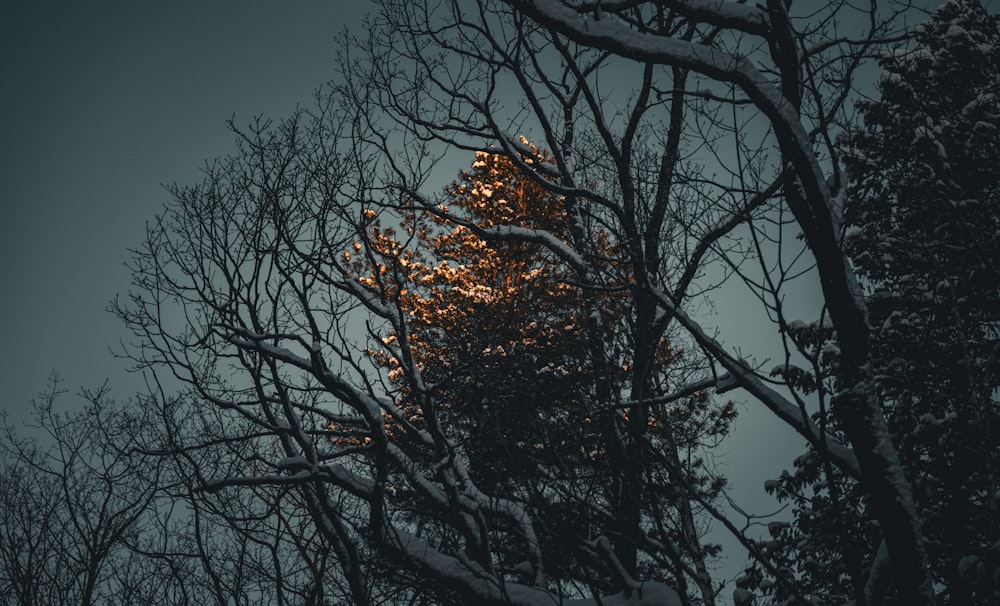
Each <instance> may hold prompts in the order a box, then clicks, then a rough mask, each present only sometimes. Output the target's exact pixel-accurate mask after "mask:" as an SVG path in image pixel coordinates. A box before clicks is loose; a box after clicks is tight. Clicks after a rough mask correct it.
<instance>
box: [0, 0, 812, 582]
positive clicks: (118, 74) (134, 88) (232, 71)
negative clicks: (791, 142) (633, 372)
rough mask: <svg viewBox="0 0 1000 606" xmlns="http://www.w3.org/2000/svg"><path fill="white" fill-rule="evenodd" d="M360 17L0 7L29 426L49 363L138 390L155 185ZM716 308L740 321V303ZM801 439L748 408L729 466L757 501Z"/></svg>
mask: <svg viewBox="0 0 1000 606" xmlns="http://www.w3.org/2000/svg"><path fill="white" fill-rule="evenodd" d="M367 9H368V4H367V3H365V2H363V1H361V0H358V1H354V2H341V1H334V0H325V1H324V0H295V1H286V2H277V1H271V2H266V1H263V0H249V1H248V0H242V1H239V2H237V1H235V0H211V1H209V2H195V1H193V0H187V1H181V2H170V3H167V2H158V3H153V2H142V3H139V2H124V1H119V2H105V1H92V2H69V1H66V0H63V1H61V2H13V1H12V2H5V3H3V4H2V7H0V78H2V80H0V82H2V85H0V91H2V92H0V115H2V116H3V133H2V135H0V205H2V210H3V215H2V218H0V280H2V281H0V284H2V286H0V291H2V296H0V335H2V337H3V340H4V343H3V346H2V347H0V384H2V385H3V386H4V387H5V389H4V391H3V396H2V397H0V410H3V409H6V410H7V411H8V412H9V413H10V414H11V416H12V418H13V419H14V420H15V421H16V420H20V419H23V418H24V412H25V411H26V410H27V407H28V402H29V400H30V399H31V398H32V397H34V396H35V395H36V394H37V393H38V392H39V391H40V390H42V389H43V388H44V387H45V383H46V376H47V375H48V374H49V373H50V371H51V370H53V369H54V370H56V371H58V372H59V373H60V374H61V375H62V376H63V377H64V379H65V383H64V386H65V387H66V388H68V389H69V390H70V391H72V392H76V391H78V390H79V389H80V387H94V386H97V385H99V384H100V383H101V382H103V381H104V380H105V378H109V379H110V380H111V387H112V390H113V394H114V395H115V397H117V398H120V399H125V398H127V397H128V396H129V395H130V394H132V393H134V392H135V391H136V390H137V389H139V388H140V385H141V384H140V382H139V380H138V378H137V377H136V376H134V375H127V374H126V373H125V372H124V367H125V362H123V361H121V360H115V359H113V358H112V357H111V356H110V354H109V353H108V349H109V347H111V346H114V345H116V344H117V342H118V340H119V339H123V338H124V339H127V338H128V335H127V334H125V332H124V330H123V329H122V326H121V324H120V322H119V321H118V320H117V319H116V318H114V317H113V316H111V315H110V314H109V313H107V312H105V311H104V309H105V307H106V306H107V304H108V302H109V301H110V300H111V299H112V298H113V297H114V296H115V295H116V294H118V293H120V294H122V295H123V296H124V295H125V294H126V293H127V291H128V288H129V273H128V270H127V269H126V268H125V266H124V262H125V261H126V260H127V259H128V253H127V249H128V248H129V247H134V246H137V245H138V244H139V243H140V242H141V240H142V237H143V229H144V224H145V222H146V221H148V220H150V219H151V218H152V217H153V216H154V214H155V213H156V212H157V211H158V210H159V209H160V207H161V206H162V204H163V203H164V202H165V201H167V199H168V194H167V193H166V192H165V191H164V190H163V188H162V186H161V183H171V182H174V181H176V182H179V183H185V184H188V183H193V182H195V181H196V180H198V179H199V168H200V166H201V164H202V162H203V161H204V160H206V159H211V158H214V157H217V156H220V155H224V154H226V153H229V152H231V151H232V150H233V137H232V135H231V133H229V131H228V130H227V128H226V125H225V121H226V120H227V119H228V118H230V117H231V116H233V115H234V114H235V116H236V122H237V123H238V124H246V123H247V122H249V121H250V119H251V118H252V117H253V116H254V115H256V114H264V115H267V116H271V117H274V118H282V117H284V116H287V115H288V114H289V113H290V112H291V111H292V110H293V109H294V108H295V106H296V105H297V104H302V105H308V104H309V103H310V102H311V98H312V93H313V91H314V90H315V89H316V88H317V87H319V86H320V85H322V84H323V83H324V82H326V81H327V80H328V79H330V78H331V77H333V75H334V73H335V65H334V59H335V48H336V44H335V37H336V35H337V34H338V33H339V32H341V31H342V29H343V28H344V27H345V26H351V25H353V26H357V25H358V24H360V22H361V18H362V15H363V13H364V12H365V11H366V10H367ZM717 311H718V314H719V317H726V318H734V317H739V316H740V315H741V314H742V313H745V312H741V310H740V305H739V304H738V302H737V301H728V302H726V301H723V302H721V303H720V306H719V308H718V310H717ZM756 328H757V329H759V330H761V331H765V332H768V333H770V332H772V328H771V327H769V326H758V327H756ZM768 336H770V337H773V335H771V334H769V335H768ZM764 338H767V337H764ZM736 397H737V398H740V396H739V395H736ZM741 399H742V398H741ZM742 400H743V401H745V399H742ZM67 401H68V402H73V399H71V398H67ZM779 432H780V433H783V435H782V436H781V437H780V438H779V439H775V433H779ZM798 442H800V440H798V439H797V438H795V437H793V436H791V435H790V432H789V431H788V430H787V429H783V428H782V429H777V428H776V424H775V423H774V421H773V419H772V418H771V417H770V415H767V414H765V415H753V414H745V415H744V416H743V417H742V418H741V420H740V422H738V423H737V430H736V436H734V440H732V441H730V442H729V443H728V444H727V446H726V447H724V448H723V452H724V453H732V454H731V455H730V456H728V457H726V456H724V457H723V458H724V459H725V460H726V462H724V464H725V465H726V466H727V468H724V469H723V471H724V472H726V473H730V474H732V477H733V479H734V480H735V481H736V483H737V484H738V485H741V486H739V488H740V489H741V490H740V492H750V493H757V494H759V493H760V486H761V484H762V482H763V479H765V478H768V477H775V476H777V475H778V473H780V470H781V467H782V466H783V465H788V464H789V463H790V459H791V457H792V456H794V454H795V453H796V451H797V450H798V449H799V448H798V447H797V446H796V447H793V448H792V452H791V454H790V453H789V446H788V445H789V443H798ZM733 454H734V455H736V456H732V455H733ZM729 466H732V467H729ZM766 501H767V500H766V499H765V500H764V502H765V503H766ZM761 507H764V505H761ZM734 563H735V564H736V565H738V564H739V561H737V562H734Z"/></svg>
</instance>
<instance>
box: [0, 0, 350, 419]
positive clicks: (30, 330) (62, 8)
mask: <svg viewBox="0 0 1000 606" xmlns="http://www.w3.org/2000/svg"><path fill="white" fill-rule="evenodd" d="M368 9H369V5H368V3H366V2H333V1H329V0H326V1H324V0H293V1H286V2H275V1H270V2H268V1H264V0H240V1H238V2H237V1H234V0H212V1H211V2H195V1H194V0H182V1H179V2H125V1H93V2H70V1H67V0H61V1H46V2H4V3H0V82H2V84H0V91H2V92H0V116H2V125H3V126H2V129H3V130H2V135H0V209H2V215H0V293H2V294H0V335H2V336H3V341H4V345H3V346H2V347H0V385H3V386H4V391H3V395H2V396H0V410H4V409H6V410H7V411H8V413H9V415H10V416H11V418H12V419H14V420H17V419H20V418H23V415H24V412H25V411H26V410H27V408H28V403H29V401H30V399H31V398H32V397H34V396H35V395H36V394H38V393H39V392H40V391H41V390H42V389H43V388H44V387H45V385H46V378H47V376H48V375H49V373H50V372H52V371H53V370H55V371H57V372H58V373H60V374H61V375H62V377H63V379H64V387H65V388H66V389H68V390H69V391H70V392H71V393H76V392H77V391H79V389H80V388H81V387H94V386H97V385H99V384H101V383H102V382H103V381H104V380H105V379H109V380H110V386H111V388H112V395H113V396H115V397H116V398H119V399H126V398H127V397H128V396H129V395H130V394H131V393H133V392H134V391H135V390H136V389H139V386H140V385H141V384H140V383H139V378H138V377H136V376H135V375H129V374H127V373H126V372H125V371H124V368H125V366H126V364H125V363H124V362H123V361H121V360H115V359H114V358H113V357H112V356H111V355H110V354H109V353H108V352H109V348H111V347H113V346H116V345H117V343H118V342H119V340H120V339H126V338H128V335H127V334H126V333H125V331H124V330H123V327H122V325H121V323H120V322H119V321H118V320H117V319H116V318H115V317H113V316H112V315H111V314H110V313H107V312H106V311H105V308H106V307H107V305H108V303H109V301H110V300H111V299H112V298H113V297H114V296H115V295H116V294H121V295H123V296H124V295H125V294H126V293H127V291H128V289H129V271H128V269H127V268H126V267H125V265H124V263H125V261H126V260H127V259H128V257H129V254H128V249H129V248H130V247H135V246H137V245H138V244H139V243H140V242H141V240H142V237H143V235H144V226H145V223H146V222H147V221H149V220H150V219H152V218H153V216H154V215H155V214H156V213H157V212H158V210H159V209H160V208H161V207H162V205H163V204H164V203H165V202H166V201H167V200H168V198H169V196H168V194H167V192H166V191H165V190H164V188H163V184H169V183H173V182H177V183H182V184H190V183H194V182H196V181H197V180H198V179H199V176H200V173H199V169H200V166H201V165H202V164H203V162H204V161H205V160H207V159H211V158H215V157H218V156H221V155H224V154H226V153H229V152H231V151H232V150H233V137H232V135H231V133H230V132H229V131H228V130H227V127H226V120H227V119H229V118H231V117H235V121H236V123H237V124H247V123H248V122H249V121H250V120H251V119H252V118H253V116H255V115H258V114H263V115H265V116H271V117H274V118H282V117H285V116H287V115H288V114H290V113H291V112H292V111H293V110H294V109H295V107H296V105H298V104H301V105H309V104H310V102H311V100H312V94H313V92H314V91H315V90H316V89H317V88H318V87H320V86H321V85H322V84H324V83H325V82H327V81H328V80H329V79H330V78H332V77H333V75H334V74H335V67H336V65H335V60H336V37H337V35H338V34H339V33H341V32H342V31H343V30H344V28H345V27H357V26H358V25H359V24H360V23H361V22H362V19H363V15H364V13H365V12H366V11H367V10H368ZM67 398H68V399H72V398H69V396H67Z"/></svg>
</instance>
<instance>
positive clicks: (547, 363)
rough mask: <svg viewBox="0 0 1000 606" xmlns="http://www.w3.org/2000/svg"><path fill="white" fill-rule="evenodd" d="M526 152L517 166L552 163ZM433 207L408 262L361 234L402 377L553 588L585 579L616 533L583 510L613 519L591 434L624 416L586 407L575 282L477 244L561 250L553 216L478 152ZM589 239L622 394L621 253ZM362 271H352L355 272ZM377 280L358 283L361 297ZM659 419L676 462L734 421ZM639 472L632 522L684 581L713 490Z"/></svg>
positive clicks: (382, 233)
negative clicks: (388, 286)
mask: <svg viewBox="0 0 1000 606" xmlns="http://www.w3.org/2000/svg"><path fill="white" fill-rule="evenodd" d="M523 143H524V144H525V145H526V146H528V145H529V144H528V143H527V142H526V141H524V142H523ZM529 147H530V146H529ZM530 151H531V156H529V157H527V158H525V160H526V161H527V162H528V163H534V162H546V161H551V159H550V158H546V157H545V156H544V154H541V153H540V152H539V151H538V150H537V149H535V148H530ZM445 195H446V199H445V201H444V202H443V203H442V205H441V206H439V207H438V208H436V209H434V210H433V211H429V210H419V209H417V210H416V211H415V212H414V213H412V214H411V215H410V218H409V219H408V220H407V221H406V223H405V226H404V227H405V230H404V231H405V233H406V235H407V237H408V238H409V239H408V240H407V241H406V242H408V243H409V246H408V247H404V246H405V245H406V242H401V241H400V240H402V238H398V237H396V231H395V230H386V229H382V228H381V227H380V226H378V225H376V226H374V227H373V232H372V235H373V240H374V241H376V242H380V243H381V246H380V248H379V264H378V265H377V268H376V272H374V273H378V274H381V275H386V274H390V273H391V274H393V275H395V276H398V279H400V280H401V282H399V283H398V284H397V286H396V287H395V288H394V292H396V293H399V300H400V303H401V308H402V310H403V312H404V313H406V314H408V317H409V323H408V329H409V332H408V335H407V338H408V341H409V343H410V345H411V348H412V356H413V363H414V364H416V365H417V366H419V367H420V369H421V372H422V375H423V378H424V381H425V382H426V384H427V385H428V387H427V389H429V390H432V391H434V393H435V395H436V396H437V397H438V399H439V401H440V403H441V404H440V409H439V411H438V412H439V414H440V415H441V417H442V419H444V420H446V422H447V426H448V427H449V428H450V431H451V432H452V433H451V434H450V435H453V436H454V437H455V439H456V441H458V443H460V444H461V445H462V447H463V452H464V453H465V455H466V456H468V458H469V461H470V474H471V476H472V478H473V479H474V480H476V481H477V484H478V485H479V486H481V487H482V488H483V489H485V490H489V491H491V492H498V493H501V494H509V495H516V496H517V497H518V498H519V499H523V500H524V501H525V502H526V503H528V504H529V507H530V508H531V511H532V512H533V513H534V514H535V516H536V519H537V520H538V522H539V523H538V532H539V537H540V540H541V544H542V548H543V550H544V551H545V552H546V553H547V554H548V555H549V561H550V564H549V568H548V571H549V574H550V575H555V576H556V577H559V578H569V579H576V580H577V581H581V580H586V579H591V578H592V577H593V572H594V570H593V566H592V565H590V564H588V558H583V559H582V560H581V558H580V555H579V552H581V547H582V546H583V545H584V544H585V542H586V541H587V540H588V537H590V536H593V535H594V534H595V533H598V532H601V531H602V529H605V528H607V527H609V526H613V525H614V521H613V520H612V519H608V518H607V514H604V515H602V514H600V513H599V510H597V509H595V510H591V511H588V504H590V506H593V504H595V503H600V504H601V510H603V511H607V512H611V515H612V516H613V515H614V513H613V512H614V505H613V494H612V493H611V492H610V491H609V488H610V487H612V486H613V485H614V482H615V473H614V472H613V471H612V470H613V465H612V462H611V461H610V457H609V452H608V449H609V448H608V444H607V442H606V439H607V435H603V434H602V430H601V427H602V426H604V427H605V428H606V427H607V425H608V424H622V425H623V424H624V422H625V421H626V419H627V417H623V416H622V411H621V410H618V409H608V408H606V407H602V406H600V404H599V402H598V400H597V397H596V391H595V378H594V373H595V370H594V364H593V361H592V360H590V359H589V356H588V353H587V340H588V338H589V336H588V334H587V328H586V325H585V322H584V318H583V316H584V301H583V299H582V298H581V296H580V290H579V288H578V287H577V286H576V285H575V284H574V283H573V282H574V274H573V271H572V269H571V268H570V267H568V266H567V264H566V263H564V262H562V261H561V260H560V259H559V258H558V256H556V255H553V254H552V253H551V251H549V250H548V249H547V248H546V247H545V246H542V245H540V244H539V243H535V242H526V241H510V240H505V239H503V238H490V237H489V236H488V233H489V230H491V229H492V228H494V227H496V226H508V227H514V228H516V229H519V230H526V231H525V233H530V232H539V233H547V234H550V235H551V236H553V237H556V238H559V239H560V240H561V241H563V242H568V241H569V240H570V238H571V235H570V233H569V231H570V230H569V227H568V219H567V215H566V206H565V201H564V200H563V198H562V197H561V196H558V195H556V194H553V193H552V192H551V191H549V190H547V189H546V188H544V187H542V186H541V185H539V184H537V183H535V182H534V181H532V180H531V179H530V178H529V177H528V176H527V175H525V174H524V173H523V172H522V171H521V170H520V169H519V168H518V167H517V166H516V165H515V164H514V163H512V162H511V161H510V160H508V159H507V158H506V157H505V156H503V155H499V154H491V153H487V152H477V154H476V160H475V162H474V163H473V165H472V169H471V170H470V171H463V172H462V173H461V174H460V176H459V179H458V180H457V181H456V182H454V183H452V184H451V185H449V186H448V187H447V188H445ZM591 233H592V236H593V242H594V245H595V246H594V248H595V250H596V251H599V255H600V258H601V259H602V260H601V261H600V262H599V264H598V266H599V267H600V271H601V274H602V276H603V277H602V279H601V283H602V284H603V288H602V289H601V290H600V292H598V295H597V296H598V300H599V305H600V308H601V315H602V317H603V318H606V321H605V322H603V323H602V325H601V326H600V327H599V328H600V332H601V334H600V339H601V340H602V341H604V342H606V343H607V344H609V346H610V347H613V348H614V350H615V351H617V352H618V353H617V355H618V361H617V364H615V368H616V369H617V370H616V373H615V376H613V377H611V382H612V384H614V385H615V386H616V387H615V389H616V390H618V391H620V392H621V393H623V394H625V393H627V392H628V389H627V386H628V385H629V384H630V382H631V381H632V375H633V371H634V365H633V364H632V362H631V360H630V359H629V354H628V353H627V352H629V351H630V350H631V349H632V348H634V347H635V342H636V340H637V336H636V334H635V333H634V332H633V331H632V330H631V327H630V326H629V318H630V316H631V312H630V310H629V305H630V303H631V302H630V300H629V288H628V278H627V277H626V276H625V271H627V270H624V269H623V268H621V267H620V266H619V265H618V263H617V262H616V261H615V259H618V258H620V253H619V252H618V251H616V245H615V244H614V243H613V242H612V239H611V238H610V236H609V234H608V233H607V232H606V231H605V230H602V229H599V228H598V229H593V230H592V231H591ZM354 249H355V251H356V252H357V251H360V250H361V249H362V246H361V245H360V244H357V245H356V246H355V247H354ZM348 256H350V255H348ZM368 265H369V264H365V263H363V262H361V263H356V264H355V266H356V267H357V269H358V270H359V271H364V270H365V269H366V268H367V267H368ZM389 267H391V268H392V269H391V270H389V269H388V268H389ZM369 271H370V268H369ZM374 273H373V274H372V275H370V276H369V277H364V278H363V279H364V280H366V281H367V282H369V283H371V284H374V283H375V281H376V278H375V275H374ZM659 340H660V345H659V346H658V347H657V348H656V349H655V350H656V354H655V355H656V356H657V359H656V362H655V364H656V367H657V370H656V371H655V373H654V374H655V375H656V376H657V380H666V375H667V372H668V368H669V367H670V366H672V365H674V364H675V363H676V362H677V361H678V360H679V358H680V356H681V353H680V352H677V351H674V350H672V349H671V348H670V347H669V344H668V342H667V340H666V338H664V337H660V338H659ZM390 342H396V338H395V336H394V337H391V338H390ZM373 353H374V354H375V356H376V358H377V359H378V360H379V361H380V363H382V364H383V365H385V366H386V367H387V368H389V369H390V377H392V378H393V379H394V381H395V382H396V383H397V384H398V385H399V388H400V390H401V402H400V406H401V408H402V409H403V410H404V411H406V414H407V415H409V416H410V419H411V420H417V419H419V417H420V414H421V413H420V409H419V406H416V405H414V404H413V403H412V401H413V393H412V387H410V386H407V385H406V383H405V381H403V380H402V378H403V377H404V376H405V375H404V373H403V366H404V364H405V362H404V361H403V360H401V359H399V358H396V357H393V356H391V355H389V354H388V353H387V352H386V351H385V350H380V351H378V352H373ZM670 410H671V411H672V414H667V415H664V416H660V417H658V418H655V419H654V418H651V419H650V420H649V432H650V435H651V436H652V437H653V439H656V440H658V441H659V440H661V439H662V440H663V442H665V443H666V444H672V445H674V446H673V447H674V448H676V449H678V451H680V452H688V451H697V450H698V449H700V448H702V447H704V446H705V445H706V444H708V443H709V442H712V441H714V440H718V439H720V438H721V436H722V435H723V434H724V433H725V430H726V428H727V426H728V422H729V421H730V420H732V418H734V417H735V411H734V410H733V409H732V407H731V406H729V405H726V406H725V407H722V408H715V407H711V406H710V403H709V401H708V398H707V397H706V394H704V393H699V394H697V395H694V396H692V397H688V398H678V401H677V402H673V403H672V404H671V407H670ZM658 423H659V425H658ZM605 431H606V429H605ZM646 465H647V466H648V469H646V470H645V472H646V473H648V474H650V476H651V477H656V478H658V480H657V481H656V482H651V483H650V484H649V485H648V487H647V494H646V495H645V496H644V498H645V499H647V503H646V504H645V505H644V506H643V507H642V514H641V515H642V516H643V517H644V518H645V519H646V520H647V521H648V522H647V523H648V524H650V525H651V527H655V528H659V531H658V532H659V534H662V535H664V536H666V535H668V534H669V535H670V536H671V537H672V541H674V542H677V543H680V544H682V545H684V547H683V548H682V549H680V550H678V551H677V552H675V553H672V554H670V556H671V557H672V558H673V561H672V563H671V566H673V567H675V568H676V570H675V572H674V574H675V575H676V577H677V578H681V579H682V578H683V577H684V575H685V571H684V566H696V567H698V568H701V569H704V568H705V566H706V563H705V557H706V555H708V554H711V553H714V552H713V548H712V547H711V546H704V545H702V544H701V536H700V534H699V531H698V530H697V529H696V528H695V520H694V518H693V516H694V514H693V513H692V512H693V511H694V509H695V508H696V506H697V498H701V499H703V500H707V501H711V500H713V499H714V498H715V497H716V496H717V494H718V490H719V489H720V488H721V486H722V483H721V482H719V481H718V480H713V479H712V478H711V477H709V475H708V474H706V470H705V469H700V468H699V466H700V463H699V462H698V461H693V462H692V461H690V460H687V459H685V461H684V462H682V461H681V459H680V456H678V457H677V458H676V459H670V460H669V462H667V461H665V460H661V461H657V462H654V461H649V462H647V463H646ZM679 478H684V480H683V482H686V483H685V484H681V483H680V482H681V481H680V480H679ZM689 491H695V492H697V493H698V494H697V497H696V496H695V495H688V494H686V493H688V492H689ZM554 493H556V494H558V495H559V496H556V497H555V498H553V494H554ZM679 495H685V496H679ZM692 504H694V505H692ZM584 520H585V521H584ZM685 523H687V524H688V526H685ZM651 532H653V531H651ZM692 560H695V562H694V563H692V562H691V561H692ZM516 564H517V562H516V561H511V562H508V563H507V565H509V566H514V565H516ZM647 565H648V564H647ZM681 582H682V583H683V581H681ZM702 599H704V598H702ZM712 599H714V596H713V595H712V594H711V593H710V594H709V598H708V600H712Z"/></svg>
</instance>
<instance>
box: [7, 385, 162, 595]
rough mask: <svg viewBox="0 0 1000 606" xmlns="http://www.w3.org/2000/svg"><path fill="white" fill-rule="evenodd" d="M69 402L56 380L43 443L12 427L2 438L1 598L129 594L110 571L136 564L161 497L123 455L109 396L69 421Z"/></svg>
mask: <svg viewBox="0 0 1000 606" xmlns="http://www.w3.org/2000/svg"><path fill="white" fill-rule="evenodd" d="M62 393H64V392H63V390H62V389H61V387H60V385H59V378H58V377H57V376H55V375H53V377H52V378H51V379H50V385H49V388H48V389H47V390H46V392H45V393H43V394H42V395H41V396H40V397H39V398H38V399H37V400H35V401H34V402H33V407H34V410H33V412H34V425H33V431H34V432H36V435H29V436H28V437H25V436H23V435H21V432H20V431H18V429H17V428H14V427H12V426H10V425H8V424H6V423H5V424H4V427H3V434H2V435H0V452H2V453H3V454H4V458H5V463H4V467H3V471H2V475H3V482H2V483H0V498H2V500H3V507H2V510H0V511H2V514H0V515H2V516H3V520H2V521H3V523H2V524H0V562H2V566H0V574H2V576H0V590H2V591H3V593H4V595H7V596H10V599H12V600H13V603H15V604H22V605H28V604H86V605H90V604H100V603H107V602H108V600H109V599H110V596H112V595H115V594H116V592H118V591H119V590H120V589H121V586H120V584H119V583H118V582H116V580H115V577H114V574H112V572H111V571H112V570H113V569H114V568H115V567H116V566H119V565H120V564H121V562H122V561H124V560H127V559H128V557H129V555H128V554H129V550H128V542H129V540H130V539H131V538H133V537H134V536H136V535H138V534H139V533H140V532H141V530H142V527H143V524H144V523H145V520H146V518H145V515H146V514H147V512H148V511H149V509H150V507H151V504H152V502H153V500H154V498H155V495H156V493H157V484H156V483H155V482H154V483H149V482H143V481H137V480H140V479H141V477H140V476H139V475H137V474H136V473H135V472H134V471H135V469H134V467H133V462H132V461H130V460H129V457H128V455H127V454H126V453H125V452H124V451H123V450H121V449H119V448H118V446H119V444H120V443H123V442H126V441H127V438H126V437H125V436H124V435H123V434H122V433H120V430H121V429H122V425H121V424H120V423H119V422H118V421H119V419H120V417H119V405H118V404H116V403H114V402H113V401H111V400H110V399H109V398H108V395H107V391H106V389H100V390H97V391H93V392H85V393H84V396H85V402H86V404H87V406H86V407H85V408H84V409H83V410H80V411H76V412H72V413H65V414H61V413H58V412H57V411H56V401H57V399H58V397H59V396H60V395H61V394H62ZM151 473H154V474H155V472H151ZM129 582H130V583H134V582H135V580H134V579H133V580H131V581H129Z"/></svg>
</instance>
